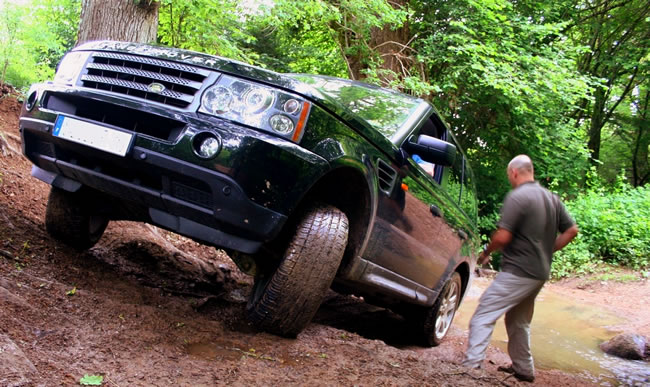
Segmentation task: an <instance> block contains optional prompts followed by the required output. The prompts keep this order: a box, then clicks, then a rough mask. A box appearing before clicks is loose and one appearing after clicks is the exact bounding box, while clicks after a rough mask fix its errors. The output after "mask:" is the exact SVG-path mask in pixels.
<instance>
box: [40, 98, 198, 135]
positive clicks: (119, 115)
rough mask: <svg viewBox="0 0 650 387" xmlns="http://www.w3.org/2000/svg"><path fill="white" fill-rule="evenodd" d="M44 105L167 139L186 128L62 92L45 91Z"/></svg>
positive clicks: (151, 114) (158, 117)
mask: <svg viewBox="0 0 650 387" xmlns="http://www.w3.org/2000/svg"><path fill="white" fill-rule="evenodd" d="M43 107H44V108H46V109H50V110H53V111H56V112H58V113H64V114H68V115H72V116H75V117H79V118H86V119H88V120H92V121H95V122H97V123H104V124H108V125H113V126H117V127H118V128H122V129H126V130H128V131H130V132H135V133H141V134H145V135H147V136H151V137H155V138H158V139H160V140H165V141H170V142H174V141H176V139H177V138H178V136H179V135H180V134H181V133H182V131H183V129H184V128H185V123H183V122H181V121H176V120H172V119H170V118H166V117H162V116H159V115H156V114H153V113H149V112H145V111H142V110H137V109H131V108H128V107H125V106H120V105H114V104H111V103H108V102H104V101H97V100H91V99H88V98H83V97H79V96H76V95H67V94H64V93H50V92H48V93H46V94H45V97H43Z"/></svg>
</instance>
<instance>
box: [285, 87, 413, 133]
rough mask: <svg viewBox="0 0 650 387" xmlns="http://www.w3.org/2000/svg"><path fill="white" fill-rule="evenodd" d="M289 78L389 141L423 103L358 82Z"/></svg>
mask: <svg viewBox="0 0 650 387" xmlns="http://www.w3.org/2000/svg"><path fill="white" fill-rule="evenodd" d="M293 76H294V77H295V78H296V79H299V80H300V81H303V82H305V83H307V84H309V85H311V86H312V87H314V88H315V89H317V90H318V91H319V92H320V93H322V94H323V95H324V96H325V97H329V98H330V99H332V100H333V101H335V102H336V103H338V104H340V105H342V106H343V107H344V108H346V109H347V110H349V111H350V112H352V113H354V114H356V115H357V116H359V117H360V118H361V119H362V120H364V121H366V122H367V123H368V124H370V126H372V127H373V128H375V129H376V130H377V131H379V132H380V133H381V134H383V135H384V136H385V137H386V138H388V139H389V140H390V139H391V138H393V136H394V135H395V134H396V133H397V132H399V131H400V129H401V128H402V127H404V126H405V125H407V124H412V123H413V118H417V117H411V116H412V115H413V114H414V113H415V112H416V110H418V107H419V106H420V104H421V103H422V102H423V101H422V100H421V99H419V98H416V97H412V96H409V95H406V94H402V93H398V92H396V91H393V90H389V89H383V88H380V87H377V86H372V85H367V84H363V83H361V82H354V81H350V80H346V79H339V78H330V77H323V76H317V75H306V74H296V75H293ZM409 118H411V119H409Z"/></svg>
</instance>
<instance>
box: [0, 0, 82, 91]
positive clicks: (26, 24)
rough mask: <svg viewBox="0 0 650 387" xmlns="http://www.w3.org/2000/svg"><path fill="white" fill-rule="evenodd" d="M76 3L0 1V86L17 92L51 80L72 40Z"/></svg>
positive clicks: (76, 21) (68, 0) (77, 10)
mask: <svg viewBox="0 0 650 387" xmlns="http://www.w3.org/2000/svg"><path fill="white" fill-rule="evenodd" d="M80 5H81V2H80V0H62V1H59V0H33V1H32V2H31V3H30V4H29V5H25V6H21V5H19V4H16V3H14V2H10V1H8V0H0V20H1V22H0V83H2V82H6V83H9V84H11V85H13V86H14V87H16V88H18V89H26V88H27V87H29V85H30V84H31V83H34V82H38V81H42V80H45V79H48V78H52V76H53V75H54V69H55V67H56V64H57V62H58V61H59V59H60V58H61V57H62V56H63V54H64V53H65V51H67V50H68V49H70V48H71V47H72V45H73V44H74V41H75V36H76V32H77V28H78V24H79V13H80Z"/></svg>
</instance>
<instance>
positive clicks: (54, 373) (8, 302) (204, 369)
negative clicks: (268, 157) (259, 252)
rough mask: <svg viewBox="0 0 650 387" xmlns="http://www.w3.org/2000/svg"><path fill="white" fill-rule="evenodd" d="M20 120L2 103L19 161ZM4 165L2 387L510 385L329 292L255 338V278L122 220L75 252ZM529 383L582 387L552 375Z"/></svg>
mask: <svg viewBox="0 0 650 387" xmlns="http://www.w3.org/2000/svg"><path fill="white" fill-rule="evenodd" d="M19 111H20V104H19V103H18V102H17V101H16V100H15V99H14V98H12V97H8V98H3V99H0V133H1V134H3V136H4V138H6V140H7V141H6V142H7V145H9V146H10V148H12V149H15V150H19V149H20V137H19V133H18V113H19ZM7 149H8V148H7ZM0 163H1V164H0V385H3V386H4V385H16V386H18V385H60V384H65V385H78V383H79V379H80V378H81V377H82V376H83V375H84V374H101V375H103V376H104V381H105V384H107V385H116V386H117V385H119V386H127V385H232V384H234V385H260V384H262V385H273V384H278V385H368V386H370V385H372V386H375V385H455V386H475V385H501V384H505V385H516V384H517V382H516V381H514V380H513V379H512V378H509V379H506V375H503V374H501V373H498V372H497V371H496V367H497V365H502V364H504V363H505V362H506V361H507V357H505V355H503V354H502V353H500V352H499V351H498V350H496V349H493V348H491V349H490V355H489V359H490V360H491V361H489V362H486V363H487V368H486V369H484V370H472V371H468V370H465V369H463V368H461V367H460V366H458V365H457V361H458V360H459V358H460V356H461V355H462V351H463V349H464V344H463V343H464V340H465V336H466V332H464V331H463V330H461V329H458V328H455V327H454V328H452V331H451V333H450V337H448V339H447V340H446V341H445V342H444V343H443V344H442V345H441V346H440V347H437V348H432V349H425V348H422V347H419V346H418V345H417V339H416V338H415V337H414V336H413V335H412V334H410V333H408V332H409V329H408V327H407V326H405V323H404V321H403V320H402V319H401V318H400V317H399V316H397V315H394V314H392V313H390V312H389V311H386V310H384V309H381V308H376V307H373V306H370V305H367V304H365V303H363V302H362V301H361V300H360V299H357V298H354V297H343V296H340V295H337V294H335V293H331V295H330V296H329V297H328V298H327V301H326V302H325V304H324V305H323V307H322V308H321V309H320V310H319V312H318V314H317V316H316V318H315V320H314V322H313V323H312V324H310V325H309V327H308V328H307V329H306V330H305V331H304V332H303V333H302V334H300V335H299V336H298V338H297V339H294V340H289V339H283V338H279V337H276V336H273V335H269V334H266V333H260V332H256V331H254V330H253V329H251V327H250V326H248V324H247V323H246V320H245V319H244V318H243V316H244V308H245V300H246V297H247V294H248V292H249V291H250V287H251V279H250V278H249V277H247V276H245V275H243V274H241V273H240V272H239V271H238V270H237V268H236V267H235V265H234V264H233V263H232V262H231V261H230V260H229V259H228V257H227V256H226V255H225V254H224V253H223V252H221V251H218V250H216V249H214V248H212V247H206V246H203V245H200V244H198V243H196V242H194V241H191V240H189V239H187V238H183V237H180V236H178V235H175V234H171V233H168V232H165V231H162V230H160V229H157V228H154V227H151V226H146V225H142V224H135V223H129V222H113V223H111V225H110V226H109V228H108V229H107V232H106V234H105V235H104V237H103V238H102V240H101V241H100V242H99V244H98V245H97V246H96V247H95V248H93V249H91V250H89V251H87V252H81V253H80V252H77V251H75V250H72V249H70V248H67V247H66V246H64V245H62V244H60V243H57V242H56V241H54V240H52V239H51V238H50V237H49V236H48V235H47V233H46V232H45V230H44V226H43V221H42V219H43V215H44V212H45V203H46V200H47V195H48V192H49V187H48V186H47V185H46V184H44V183H42V182H40V181H38V180H36V179H34V178H32V177H31V176H30V168H31V165H30V163H29V162H28V161H27V160H26V159H25V158H23V157H22V156H21V155H19V154H16V153H14V152H12V151H11V150H9V151H8V154H7V155H5V156H0ZM537 382H538V383H539V384H540V385H558V386H559V385H565V384H569V383H570V384H573V385H585V384H588V382H585V381H583V380H582V379H579V378H577V377H574V376H571V375H566V374H562V373H560V372H556V371H542V372H540V373H539V375H538V378H537Z"/></svg>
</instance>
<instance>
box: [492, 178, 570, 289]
mask: <svg viewBox="0 0 650 387" xmlns="http://www.w3.org/2000/svg"><path fill="white" fill-rule="evenodd" d="M574 224H575V222H574V221H573V219H572V218H571V216H570V215H569V213H568V211H567V210H566V208H565V207H564V205H563V204H562V202H561V201H560V199H559V198H558V197H557V195H555V194H553V193H551V192H550V191H549V190H547V189H546V188H544V187H542V186H541V185H539V183H538V182H536V181H534V182H529V183H524V184H521V185H519V186H518V187H517V188H515V189H513V190H512V191H510V193H508V195H507V196H506V199H505V201H504V202H503V207H502V208H501V219H500V220H499V223H498V226H499V227H500V228H503V229H506V230H508V231H510V232H511V233H512V241H510V243H509V244H508V245H507V246H506V247H505V248H504V249H503V258H502V259H501V271H505V272H508V273H511V274H514V275H518V276H520V277H528V278H535V279H540V280H547V279H549V276H550V273H551V261H552V259H553V246H554V245H555V239H556V238H557V235H558V233H562V232H564V231H566V230H567V229H568V228H570V227H571V226H573V225H574Z"/></svg>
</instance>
